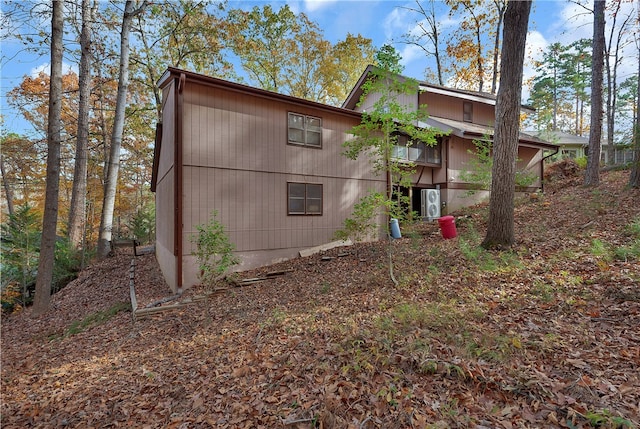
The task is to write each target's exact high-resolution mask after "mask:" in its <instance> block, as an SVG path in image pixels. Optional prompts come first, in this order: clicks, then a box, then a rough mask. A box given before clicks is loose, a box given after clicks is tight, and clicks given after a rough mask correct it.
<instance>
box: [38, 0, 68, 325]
mask: <svg viewBox="0 0 640 429" xmlns="http://www.w3.org/2000/svg"><path fill="white" fill-rule="evenodd" d="M63 7H64V3H63V2H61V1H54V2H52V14H51V78H50V84H49V119H48V125H47V178H46V191H45V199H44V218H43V220H42V239H41V241H40V258H39V261H38V277H37V278H36V294H35V297H34V300H33V311H32V315H33V316H39V315H41V314H43V313H45V312H46V311H47V310H48V309H49V303H50V302H51V282H52V280H53V263H54V258H55V247H56V232H57V228H56V226H57V224H58V190H59V187H60V174H59V173H60V143H61V139H62V133H61V129H62V120H61V118H62V105H61V103H62V30H63V26H64V17H63V10H62V8H63Z"/></svg>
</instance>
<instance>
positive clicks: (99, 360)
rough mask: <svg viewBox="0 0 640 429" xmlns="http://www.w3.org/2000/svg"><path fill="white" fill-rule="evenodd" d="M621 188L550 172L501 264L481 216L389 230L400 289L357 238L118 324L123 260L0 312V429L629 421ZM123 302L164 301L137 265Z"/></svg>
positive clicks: (630, 303)
mask: <svg viewBox="0 0 640 429" xmlns="http://www.w3.org/2000/svg"><path fill="white" fill-rule="evenodd" d="M627 177H628V172H609V173H604V174H603V176H602V182H603V183H602V185H601V186H600V187H598V188H597V189H585V188H583V187H581V186H580V183H581V177H580V176H570V177H564V176H563V175H562V174H558V175H557V176H556V177H555V178H554V179H553V180H554V181H553V182H552V184H551V185H550V186H549V187H548V189H547V193H546V195H545V196H544V198H538V199H528V198H527V199H523V200H521V201H519V202H518V205H517V207H516V223H517V225H516V232H517V237H518V246H517V248H516V249H515V251H514V252H510V253H509V252H507V253H494V252H486V251H482V250H480V249H479V247H478V244H479V242H480V241H481V240H482V237H483V234H484V231H485V225H484V222H485V218H486V210H487V209H486V207H476V208H474V209H473V210H466V211H464V212H459V213H456V214H455V215H456V223H457V228H458V234H459V237H458V238H456V239H453V240H446V241H444V240H442V239H441V237H440V235H439V231H438V229H437V225H436V224H433V223H430V224H425V225H422V226H420V227H419V228H416V229H415V231H412V232H409V231H403V232H404V238H402V239H401V240H397V241H395V242H394V244H393V247H394V254H395V261H396V265H395V272H396V276H397V278H398V280H399V282H400V285H399V286H398V287H394V286H393V284H392V283H391V282H390V281H389V280H388V278H389V277H388V273H387V263H386V261H387V254H386V247H385V243H375V244H360V245H356V246H353V247H352V248H350V249H348V250H345V249H344V248H342V249H334V250H331V251H328V252H326V253H325V254H321V255H320V254H319V255H314V256H311V257H308V258H299V259H296V260H292V261H289V262H286V263H282V264H279V265H277V266H272V267H267V268H265V269H262V270H255V271H254V272H250V273H243V274H242V277H246V278H249V277H259V276H260V275H262V274H264V273H266V272H268V271H274V270H282V271H286V273H285V274H284V275H282V276H277V277H274V278H273V279H271V280H268V281H264V282H261V283H256V284H252V285H248V286H243V287H230V288H229V290H228V291H226V292H224V293H220V294H216V295H212V296H211V297H210V298H209V299H208V300H206V301H200V302H198V303H195V304H192V305H189V306H185V307H181V308H179V309H176V310H173V311H167V312H163V313H161V314H158V315H154V316H152V317H149V318H145V319H143V320H138V321H136V322H134V321H133V320H132V314H131V312H130V311H129V310H128V307H127V303H128V302H129V275H128V271H129V264H130V261H131V258H132V256H131V255H124V254H123V255H119V256H117V257H114V258H110V259H109V260H107V261H104V262H101V263H97V264H95V265H93V266H91V267H90V268H89V269H87V270H86V271H85V272H83V274H82V275H81V277H80V278H79V279H78V280H76V281H75V282H73V283H72V284H70V285H69V286H68V287H67V288H65V289H64V290H63V291H61V292H60V293H59V294H57V295H56V296H55V297H54V299H53V301H54V309H53V310H52V311H51V312H50V313H49V314H47V315H45V316H43V317H41V318H39V319H34V318H31V317H30V315H29V311H28V310H27V311H25V312H23V313H20V314H14V315H11V316H8V317H4V318H3V320H2V408H1V410H2V420H1V424H2V427H3V428H24V427H34V428H49V427H77V428H90V427H95V428H103V427H136V428H138V427H149V428H165V427H175V428H208V427H213V428H260V427H262V428H278V427H280V428H311V427H317V428H320V427H321V428H423V427H431V428H448V427H460V428H467V427H468V428H542V427H545V428H546V427H566V428H583V427H627V428H629V427H638V424H639V423H640V370H639V368H640V287H639V283H640V261H639V260H638V248H639V247H640V192H639V191H638V190H627V189H625V188H624V185H625V184H626V180H627ZM345 251H348V252H349V254H348V255H346V256H345V255H341V254H342V253H345ZM327 256H329V258H327ZM323 257H324V258H323ZM136 291H137V297H138V301H139V302H140V304H141V305H144V304H146V303H150V302H153V301H154V300H157V299H159V298H162V297H163V296H168V295H169V294H170V292H169V290H168V288H167V287H166V285H165V284H164V282H163V280H162V277H161V275H160V273H159V271H158V268H157V266H156V264H155V262H154V257H153V255H145V256H140V257H138V258H137V268H136ZM202 292H203V291H202V290H192V291H189V293H188V294H192V295H193V294H200V293H202Z"/></svg>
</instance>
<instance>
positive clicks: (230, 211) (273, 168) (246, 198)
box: [181, 82, 385, 287]
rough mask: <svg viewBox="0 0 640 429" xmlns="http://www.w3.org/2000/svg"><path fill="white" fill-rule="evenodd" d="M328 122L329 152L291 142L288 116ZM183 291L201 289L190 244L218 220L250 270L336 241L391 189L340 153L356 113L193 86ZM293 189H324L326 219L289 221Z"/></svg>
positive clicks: (187, 93)
mask: <svg viewBox="0 0 640 429" xmlns="http://www.w3.org/2000/svg"><path fill="white" fill-rule="evenodd" d="M289 112H293V113H298V114H303V115H309V116H313V117H318V118H321V119H322V148H321V149H317V148H313V147H306V146H300V145H292V144H288V137H287V133H288V122H287V121H288V113H289ZM183 121H184V122H183V136H182V141H183V164H184V179H183V182H184V183H183V192H182V195H183V224H184V226H183V235H182V237H181V239H182V240H183V242H182V248H183V260H184V261H185V264H184V286H185V287H189V286H191V285H193V284H195V283H196V282H197V276H196V274H197V272H196V269H195V267H196V265H197V264H196V261H195V260H194V258H193V256H191V253H192V250H193V249H194V247H193V243H192V237H193V236H194V234H195V232H196V228H195V227H196V225H199V224H204V223H206V222H207V221H208V219H209V218H210V216H211V214H212V213H213V212H214V211H215V212H217V219H218V220H219V221H220V222H221V223H222V224H223V225H224V227H225V230H226V232H227V233H228V235H229V237H230V239H231V242H232V243H233V244H234V245H235V247H236V251H237V253H238V255H239V256H240V257H241V259H242V264H241V265H240V266H239V267H237V269H241V270H244V269H250V268H253V267H256V266H261V265H266V264H269V263H272V262H276V261H278V260H280V259H285V258H290V257H295V256H296V255H297V253H298V251H299V250H301V249H304V248H308V247H313V246H317V245H321V244H325V243H328V242H331V241H333V236H334V234H335V232H336V230H338V229H339V228H341V226H342V223H343V221H344V219H345V218H347V217H348V216H350V215H351V212H352V209H353V205H354V204H355V203H356V202H357V201H358V200H359V199H360V198H361V197H362V196H364V195H365V194H366V193H368V192H369V191H374V190H375V191H381V190H384V189H385V182H384V178H383V177H378V176H376V175H374V174H373V173H372V170H371V167H370V165H369V163H368V162H367V159H366V158H364V157H363V158H362V159H358V160H356V161H352V160H349V159H348V158H346V157H345V156H342V155H341V152H342V150H343V148H342V144H343V142H344V141H345V140H346V139H347V138H349V134H348V130H349V129H351V128H352V127H353V126H354V125H357V124H358V123H359V118H357V117H354V116H353V115H342V114H340V113H339V112H334V111H331V110H321V109H316V108H313V107H310V106H308V105H305V104H304V103H295V102H293V101H292V102H286V101H282V100H274V99H268V98H263V97H258V96H252V95H251V94H245V93H241V92H234V91H231V90H226V89H221V88H217V87H209V86H205V85H198V84H196V83H190V82H187V84H186V86H185V90H184V115H183ZM289 182H298V183H310V184H321V185H322V192H323V206H322V214H321V215H289V214H288V210H287V184H288V183H289Z"/></svg>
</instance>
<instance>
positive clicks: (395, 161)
mask: <svg viewBox="0 0 640 429" xmlns="http://www.w3.org/2000/svg"><path fill="white" fill-rule="evenodd" d="M392 53H393V48H385V50H384V51H383V52H381V53H380V55H381V56H383V57H384V61H380V64H381V66H382V68H378V67H375V68H372V69H371V73H370V75H369V77H368V79H367V80H366V81H365V83H364V84H363V85H362V89H363V95H362V97H361V99H360V102H359V106H361V107H362V106H364V104H365V103H367V102H369V101H373V103H372V104H371V105H367V109H366V110H365V111H363V113H362V121H361V123H360V124H358V125H356V126H355V127H353V128H352V129H351V130H350V133H351V134H352V135H353V138H351V139H348V140H347V141H346V142H345V143H344V144H343V148H344V152H343V155H344V156H346V157H348V158H349V159H354V160H355V159H357V158H358V157H359V156H361V155H365V156H367V157H368V158H369V162H370V164H371V166H372V168H373V171H374V172H375V173H377V174H380V175H384V176H383V177H386V182H387V183H386V191H385V192H384V193H381V192H378V193H376V194H371V195H370V196H367V197H364V198H363V199H362V200H361V205H359V206H358V207H357V212H356V213H354V216H353V217H352V218H351V221H349V225H347V224H345V230H347V231H350V233H351V234H353V233H360V231H361V230H363V229H364V230H367V228H368V225H369V223H370V222H369V221H367V217H368V216H369V219H370V218H371V217H372V216H373V215H374V214H375V213H381V214H382V215H384V216H385V217H386V219H385V222H384V224H385V226H386V230H387V236H388V237H389V246H388V253H389V276H390V278H391V280H392V281H393V283H394V284H396V285H397V284H398V282H397V280H396V279H395V276H394V273H393V257H392V246H391V234H390V229H389V226H388V225H387V223H388V222H389V221H390V219H391V218H396V219H398V220H399V221H400V222H402V221H403V220H404V219H407V218H409V212H410V210H409V209H408V207H410V204H409V201H408V198H407V196H406V195H404V194H403V192H402V189H403V188H406V187H410V186H411V176H412V174H413V172H414V171H415V165H414V164H413V163H412V162H409V161H408V160H406V159H404V158H401V157H400V156H398V153H399V151H402V150H403V149H404V150H407V148H408V147H409V146H410V145H412V144H413V142H419V143H421V144H425V145H429V146H433V145H435V144H436V135H437V134H438V132H437V131H435V130H433V129H429V128H426V129H425V128H420V127H418V126H416V125H415V124H417V123H418V122H419V121H420V120H424V119H426V117H427V113H426V109H425V107H424V106H407V105H406V103H404V102H403V99H402V98H401V97H403V96H404V95H407V94H416V92H417V91H418V89H419V85H418V82H417V81H416V80H413V79H408V78H404V77H402V76H399V75H398V74H396V73H397V67H396V66H397V57H394V56H393V55H389V54H392ZM403 145H406V147H404V148H403Z"/></svg>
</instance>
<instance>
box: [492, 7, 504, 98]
mask: <svg viewBox="0 0 640 429" xmlns="http://www.w3.org/2000/svg"><path fill="white" fill-rule="evenodd" d="M494 4H495V6H496V9H497V10H498V24H497V25H496V37H495V40H494V42H493V43H494V44H493V77H492V79H491V93H492V94H495V93H496V90H497V88H498V74H500V71H499V70H498V68H499V66H500V61H499V60H500V30H501V29H502V22H503V21H504V11H505V8H506V2H505V1H503V0H494Z"/></svg>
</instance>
